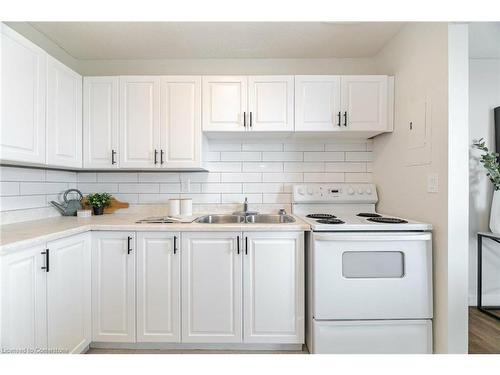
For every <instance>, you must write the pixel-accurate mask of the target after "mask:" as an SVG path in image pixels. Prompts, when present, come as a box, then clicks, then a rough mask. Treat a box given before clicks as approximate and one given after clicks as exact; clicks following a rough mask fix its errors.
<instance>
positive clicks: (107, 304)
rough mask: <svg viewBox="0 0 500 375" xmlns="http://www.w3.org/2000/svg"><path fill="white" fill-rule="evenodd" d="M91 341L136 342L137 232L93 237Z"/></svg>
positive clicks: (101, 234)
mask: <svg viewBox="0 0 500 375" xmlns="http://www.w3.org/2000/svg"><path fill="white" fill-rule="evenodd" d="M129 245H130V248H129ZM129 249H130V250H129ZM92 341H98V342H135V233H134V232H94V233H92Z"/></svg>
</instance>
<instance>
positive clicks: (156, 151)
mask: <svg viewBox="0 0 500 375" xmlns="http://www.w3.org/2000/svg"><path fill="white" fill-rule="evenodd" d="M155 164H158V150H157V149H155Z"/></svg>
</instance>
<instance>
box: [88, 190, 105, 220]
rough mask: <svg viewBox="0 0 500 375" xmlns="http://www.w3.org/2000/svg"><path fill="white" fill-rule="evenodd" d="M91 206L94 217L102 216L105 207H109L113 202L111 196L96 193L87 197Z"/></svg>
mask: <svg viewBox="0 0 500 375" xmlns="http://www.w3.org/2000/svg"><path fill="white" fill-rule="evenodd" d="M87 200H88V202H89V204H90V205H91V206H92V211H94V215H102V214H103V213H104V207H107V206H108V205H109V203H110V202H111V194H108V193H94V194H89V195H88V196H87Z"/></svg>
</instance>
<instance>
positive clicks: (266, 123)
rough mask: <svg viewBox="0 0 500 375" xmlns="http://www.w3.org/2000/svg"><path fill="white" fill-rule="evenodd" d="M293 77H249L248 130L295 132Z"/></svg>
mask: <svg viewBox="0 0 500 375" xmlns="http://www.w3.org/2000/svg"><path fill="white" fill-rule="evenodd" d="M293 87H294V79H293V76H250V77H248V111H249V113H248V117H247V129H249V130H255V131H293V110H294V108H293V102H294V100H293V97H294V92H293Z"/></svg>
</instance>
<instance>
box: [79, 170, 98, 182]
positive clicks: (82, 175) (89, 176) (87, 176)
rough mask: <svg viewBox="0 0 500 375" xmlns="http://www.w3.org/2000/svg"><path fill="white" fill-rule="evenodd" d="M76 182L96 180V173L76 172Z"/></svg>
mask: <svg viewBox="0 0 500 375" xmlns="http://www.w3.org/2000/svg"><path fill="white" fill-rule="evenodd" d="M76 180H77V182H97V173H95V172H78V173H77V178H76Z"/></svg>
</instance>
